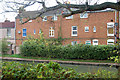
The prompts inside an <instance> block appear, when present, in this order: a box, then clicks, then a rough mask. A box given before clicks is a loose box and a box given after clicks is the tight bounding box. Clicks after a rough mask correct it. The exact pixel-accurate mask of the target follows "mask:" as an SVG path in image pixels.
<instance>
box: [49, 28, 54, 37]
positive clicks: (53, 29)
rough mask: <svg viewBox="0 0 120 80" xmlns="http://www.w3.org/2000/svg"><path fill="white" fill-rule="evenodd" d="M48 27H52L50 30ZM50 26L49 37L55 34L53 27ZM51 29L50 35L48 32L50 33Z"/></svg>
mask: <svg viewBox="0 0 120 80" xmlns="http://www.w3.org/2000/svg"><path fill="white" fill-rule="evenodd" d="M50 28H52V30H51V29H50ZM50 28H49V37H54V35H55V32H54V28H53V27H50ZM52 31H53V35H50V33H51V34H52Z"/></svg>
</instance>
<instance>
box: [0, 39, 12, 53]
mask: <svg viewBox="0 0 120 80" xmlns="http://www.w3.org/2000/svg"><path fill="white" fill-rule="evenodd" d="M8 44H10V43H9V42H7V40H6V39H2V40H1V41H0V52H2V54H6V53H7V52H8V51H9V48H8Z"/></svg>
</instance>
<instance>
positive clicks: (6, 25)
mask: <svg viewBox="0 0 120 80" xmlns="http://www.w3.org/2000/svg"><path fill="white" fill-rule="evenodd" d="M14 27H15V22H1V23H0V28H14Z"/></svg>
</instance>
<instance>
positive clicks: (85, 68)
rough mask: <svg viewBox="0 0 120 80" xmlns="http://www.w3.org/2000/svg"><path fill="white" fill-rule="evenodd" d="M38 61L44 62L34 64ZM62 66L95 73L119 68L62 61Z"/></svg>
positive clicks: (113, 70) (115, 70)
mask: <svg viewBox="0 0 120 80" xmlns="http://www.w3.org/2000/svg"><path fill="white" fill-rule="evenodd" d="M2 61H3V62H4V61H12V60H2ZM17 62H20V63H31V64H33V62H31V61H17ZM37 63H42V62H34V64H37ZM60 66H61V67H63V68H72V69H74V70H75V71H76V72H78V73H85V72H92V73H94V72H97V71H98V70H107V71H111V72H115V73H117V72H118V70H117V68H116V67H114V66H96V65H83V64H66V63H65V64H64V63H60Z"/></svg>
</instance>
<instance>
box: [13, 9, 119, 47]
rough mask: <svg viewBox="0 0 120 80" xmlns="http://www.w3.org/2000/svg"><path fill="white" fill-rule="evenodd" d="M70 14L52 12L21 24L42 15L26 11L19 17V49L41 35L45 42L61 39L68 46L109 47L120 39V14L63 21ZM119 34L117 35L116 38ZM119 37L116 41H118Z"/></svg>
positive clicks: (100, 13)
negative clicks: (32, 38) (65, 15)
mask: <svg viewBox="0 0 120 80" xmlns="http://www.w3.org/2000/svg"><path fill="white" fill-rule="evenodd" d="M67 12H68V11H67V10H65V9H63V8H61V9H58V10H54V11H49V12H47V13H44V14H43V15H41V17H43V18H41V17H38V18H37V19H35V20H30V21H29V22H27V23H25V24H21V21H22V22H24V21H26V20H27V19H28V18H34V17H35V16H37V15H38V14H39V11H23V12H21V13H19V14H18V16H17V17H16V33H15V36H16V46H19V45H20V44H22V42H23V41H24V39H25V37H27V36H29V35H31V36H34V37H36V38H37V37H38V36H39V34H40V33H41V32H43V35H44V37H45V38H46V39H48V38H58V37H59V36H61V37H62V38H63V39H64V41H63V42H62V44H63V45H66V44H72V45H74V44H80V43H82V44H89V45H107V44H114V43H115V42H116V40H117V39H116V38H117V37H119V33H116V31H117V32H118V31H119V25H116V26H115V23H119V12H117V11H115V10H102V11H94V12H86V13H82V14H75V15H72V16H69V17H65V18H63V17H62V14H64V13H65V14H66V13H67ZM115 34H116V35H115ZM115 36H116V37H115Z"/></svg>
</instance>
